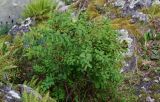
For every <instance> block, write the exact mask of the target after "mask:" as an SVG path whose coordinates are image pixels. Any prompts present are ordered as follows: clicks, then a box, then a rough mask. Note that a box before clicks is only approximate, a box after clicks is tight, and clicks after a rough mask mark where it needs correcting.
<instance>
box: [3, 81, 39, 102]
mask: <svg viewBox="0 0 160 102" xmlns="http://www.w3.org/2000/svg"><path fill="white" fill-rule="evenodd" d="M24 92H26V93H27V94H29V95H32V96H34V97H35V98H37V99H38V100H39V101H41V100H42V96H41V95H40V94H39V93H38V92H36V91H35V90H33V89H32V88H31V87H28V86H27V85H23V84H19V85H17V87H16V88H12V87H11V86H9V85H6V84H3V83H0V102H22V95H23V93H24Z"/></svg>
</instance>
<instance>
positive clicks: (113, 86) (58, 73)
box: [23, 13, 121, 102]
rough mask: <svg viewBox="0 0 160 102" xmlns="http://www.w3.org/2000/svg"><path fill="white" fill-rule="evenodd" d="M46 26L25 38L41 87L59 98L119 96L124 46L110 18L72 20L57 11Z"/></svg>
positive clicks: (30, 59)
mask: <svg viewBox="0 0 160 102" xmlns="http://www.w3.org/2000/svg"><path fill="white" fill-rule="evenodd" d="M44 25H45V27H37V28H34V29H33V30H32V31H31V32H29V33H27V34H25V36H24V37H23V43H24V45H25V49H24V52H25V54H24V55H23V56H26V57H27V58H28V62H31V64H32V68H33V73H34V75H36V77H38V78H39V79H41V80H42V83H41V87H42V89H43V90H50V91H51V92H52V93H51V94H52V97H55V98H56V99H57V100H58V101H77V102H78V101H79V102H81V101H96V102H97V101H106V100H109V99H110V98H111V99H116V98H115V95H116V90H117V86H118V85H119V83H120V82H121V75H120V73H119V66H120V60H121V50H120V49H121V47H120V45H119V42H118V41H117V33H116V32H115V31H113V30H112V28H111V27H110V23H109V21H108V20H107V19H103V20H102V21H98V22H93V21H92V22H91V21H88V20H87V17H85V16H80V19H79V20H78V21H77V22H72V19H71V18H70V16H69V15H68V13H65V14H59V13H55V14H54V15H53V16H52V17H51V19H50V20H49V21H48V22H46V24H44Z"/></svg>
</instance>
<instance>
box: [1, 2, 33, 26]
mask: <svg viewBox="0 0 160 102" xmlns="http://www.w3.org/2000/svg"><path fill="white" fill-rule="evenodd" d="M30 1H31V0H0V24H6V23H13V24H15V20H16V19H17V18H19V17H20V15H21V12H22V10H23V9H24V7H25V5H26V4H27V3H29V2H30Z"/></svg>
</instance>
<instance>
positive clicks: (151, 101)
mask: <svg viewBox="0 0 160 102" xmlns="http://www.w3.org/2000/svg"><path fill="white" fill-rule="evenodd" d="M146 102H155V99H153V98H151V97H150V96H148V97H147V98H146Z"/></svg>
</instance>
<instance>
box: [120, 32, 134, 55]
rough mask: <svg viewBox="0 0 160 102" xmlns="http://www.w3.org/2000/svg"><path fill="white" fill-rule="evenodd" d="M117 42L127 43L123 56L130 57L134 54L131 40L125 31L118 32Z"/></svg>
mask: <svg viewBox="0 0 160 102" xmlns="http://www.w3.org/2000/svg"><path fill="white" fill-rule="evenodd" d="M118 33H119V40H120V42H121V43H123V42H126V43H127V52H126V53H124V56H127V57H131V56H132V55H133V52H134V45H133V38H131V37H130V36H129V34H128V31H127V30H125V29H121V30H118Z"/></svg>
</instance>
